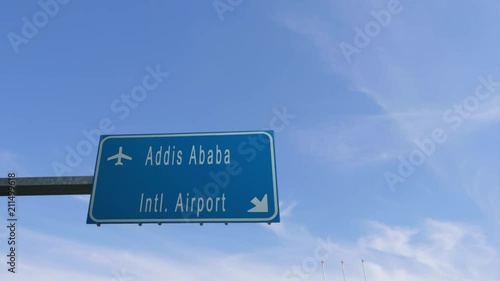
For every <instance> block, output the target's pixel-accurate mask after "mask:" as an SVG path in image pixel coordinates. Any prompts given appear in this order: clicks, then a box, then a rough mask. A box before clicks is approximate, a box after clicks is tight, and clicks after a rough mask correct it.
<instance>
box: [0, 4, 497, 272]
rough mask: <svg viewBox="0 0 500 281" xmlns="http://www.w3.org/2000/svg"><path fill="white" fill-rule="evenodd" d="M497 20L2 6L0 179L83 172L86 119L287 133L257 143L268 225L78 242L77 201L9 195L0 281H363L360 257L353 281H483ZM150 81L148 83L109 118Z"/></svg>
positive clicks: (122, 230)
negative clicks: (262, 150)
mask: <svg viewBox="0 0 500 281" xmlns="http://www.w3.org/2000/svg"><path fill="white" fill-rule="evenodd" d="M40 3H42V4H40ZM44 3H45V4H44ZM47 3H48V4H47ZM54 3H55V4H54ZM45 6H46V7H48V8H46V10H47V11H48V12H47V11H45V10H44V8H43V7H45ZM499 8H500V6H499V3H498V1H495V0H480V1H475V2H474V3H470V2H467V1H462V2H460V1H459V2H457V1H450V0H444V1H439V2H436V3H435V2H432V3H431V2H423V1H410V0H401V1H400V2H398V1H395V0H389V1H387V0H373V1H363V2H360V1H350V2H346V1H343V2H339V1H326V0H318V1H272V2H269V1H246V0H241V1H236V0H234V1H229V0H227V1H226V0H220V1H214V2H212V1H203V2H202V1H199V2H195V1H182V2H181V1H143V2H139V1H136V2H131V1H107V2H97V1H90V2H89V1H85V2H83V1H61V2H55V1H48V0H47V1H43V0H42V1H40V2H37V1H23V2H19V3H18V2H12V1H9V2H4V3H2V4H1V9H0V18H1V19H2V20H1V22H0V34H1V36H2V38H3V39H2V41H1V44H0V54H1V56H0V58H1V64H0V72H1V75H0V84H1V85H2V86H3V90H2V96H3V110H2V111H1V112H0V126H1V127H2V129H3V130H2V133H1V136H2V141H1V143H0V177H6V176H7V173H8V172H11V171H14V172H16V173H17V175H18V177H31V176H57V175H64V176H70V175H72V176H76V175H92V174H93V168H94V166H95V159H96V154H97V150H96V147H95V146H92V147H91V150H89V151H88V153H87V152H86V153H85V155H81V161H76V162H74V163H68V161H67V159H66V157H67V154H68V149H70V150H78V145H79V144H80V143H82V142H83V141H85V140H87V137H86V136H85V134H84V132H90V131H92V130H96V129H99V128H100V123H101V122H108V123H109V124H108V125H107V126H104V127H109V128H108V129H109V132H110V133H112V134H121V133H126V134H135V133H141V134H143V133H181V132H212V131H213V132H218V131H242V130H257V129H264V128H270V126H273V125H272V124H270V122H271V120H273V118H275V116H276V115H277V114H280V112H281V114H282V113H283V111H286V112H288V114H289V115H290V118H289V120H287V122H286V123H284V124H282V125H283V126H280V127H279V130H278V129H276V131H275V137H276V157H277V171H278V184H279V186H278V188H279V196H280V203H281V221H282V222H281V223H279V224H274V225H271V226H267V225H264V224H262V225H261V224H234V225H232V224H230V225H228V226H225V225H223V224H211V225H204V226H203V227H200V226H199V225H196V224H188V225H184V224H181V225H178V224H168V225H162V226H157V225H144V226H141V227H139V226H137V225H105V226H102V227H100V228H97V227H95V226H94V225H86V224H85V222H86V216H87V210H88V200H89V196H88V195H85V196H84V195H82V196H49V197H18V199H17V200H18V216H19V219H20V220H19V222H18V224H19V229H18V242H19V247H18V256H19V258H18V266H17V269H18V273H16V274H14V275H13V274H11V273H9V272H7V267H6V265H5V263H3V265H2V266H1V270H0V277H1V278H2V280H4V279H5V278H8V279H5V280H34V279H35V278H36V280H63V279H65V280H90V279H92V280H118V281H125V280H127V281H128V280H165V279H167V280H183V281H184V280H264V279H265V280H321V278H322V275H321V274H322V272H321V266H320V259H318V258H317V255H316V253H317V249H323V250H324V251H323V253H326V254H325V256H324V257H323V259H324V260H325V273H326V279H327V280H339V278H341V266H340V261H341V260H344V261H345V271H346V277H347V278H348V279H349V280H356V281H357V280H363V275H362V268H361V263H360V259H361V258H363V259H365V260H366V261H365V266H366V274H367V279H368V280H370V281H386V280H405V281H420V280H422V281H423V280H426V281H429V280H431V281H434V280H435V281H438V280H439V281H445V280H450V281H451V280H453V281H475V280H498V277H499V274H500V272H499V271H498V264H499V262H500V260H499V249H500V248H499V245H500V244H499V243H500V240H499V239H500V228H499V225H500V209H499V206H500V178H499V173H498V171H499V169H500V129H499V125H500V124H499V122H500V94H499V93H500V84H499V83H500V69H499V62H500V44H499V38H500V30H499V16H500V14H499ZM44 15H45V16H44ZM44 20H45V22H44ZM26 22H28V23H26ZM34 22H37V23H38V27H37V26H36V25H35V24H34ZM29 25H33V26H32V28H31V29H30V27H29ZM33 28H35V29H33ZM347 45H348V46H350V47H349V48H350V49H349V50H350V53H349V52H347V53H346V49H345V48H342V47H341V46H347ZM151 71H156V72H161V75H160V76H158V77H157V79H156V80H155V82H156V83H155V86H154V87H152V89H151V90H148V92H147V94H146V95H144V96H142V97H141V98H140V100H136V101H133V100H132V101H129V102H128V103H127V102H126V101H124V98H123V96H130V94H131V92H132V90H133V89H134V87H136V86H138V85H142V84H143V78H144V77H145V76H146V75H148V74H150V72H151ZM167 73H168V74H167ZM118 107H120V108H121V109H119V108H118ZM103 120H104V121H103ZM419 144H420V145H419ZM426 145H427V146H426ZM422 147H423V148H422ZM58 165H59V166H58ZM55 166H58V167H62V166H65V167H66V169H65V170H64V169H63V170H62V171H61V170H57V169H54V167H55ZM403 166H404V167H403ZM401 167H403V168H401ZM1 201H2V202H3V203H2V205H3V206H5V209H6V205H7V203H6V199H5V198H3V199H2V200H1ZM3 213H4V214H3V216H2V217H4V218H5V219H6V218H7V215H6V210H4V211H3ZM7 235H8V233H7V231H6V228H5V227H2V228H0V249H1V253H2V255H3V253H6V251H7V243H6V241H5V238H6V237H7Z"/></svg>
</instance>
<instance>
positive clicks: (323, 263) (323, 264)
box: [321, 260, 326, 281]
mask: <svg viewBox="0 0 500 281" xmlns="http://www.w3.org/2000/svg"><path fill="white" fill-rule="evenodd" d="M321 268H322V269H323V281H326V279H325V261H324V260H322V261H321Z"/></svg>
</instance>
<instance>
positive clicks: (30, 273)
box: [0, 220, 499, 281]
mask: <svg viewBox="0 0 500 281" xmlns="http://www.w3.org/2000/svg"><path fill="white" fill-rule="evenodd" d="M366 226H367V228H366V232H367V234H366V235H363V236H360V237H359V238H358V242H357V243H354V244H353V243H339V242H338V241H334V239H332V241H333V244H332V247H333V248H332V249H334V251H333V252H332V255H331V256H330V257H329V258H328V259H327V260H325V270H326V273H327V278H328V279H332V280H333V279H335V278H337V279H338V278H340V276H341V275H340V274H341V272H340V263H339V261H340V260H341V259H343V260H345V271H346V275H347V278H348V279H349V280H353V281H362V280H363V279H362V278H363V277H362V270H361V263H360V258H364V259H365V260H366V262H365V265H366V274H367V277H368V280H370V281H391V280H394V281H396V280H405V281H411V280H414V281H443V280H450V281H452V280H461V281H462V280H463V281H477V280H484V281H493V280H498V279H497V276H498V275H497V272H496V267H495V265H497V264H498V261H499V259H498V253H497V252H496V251H495V249H494V247H493V246H492V245H490V244H488V243H487V241H486V238H485V237H484V235H483V233H482V231H481V229H480V228H478V227H476V226H472V225H467V224H463V223H454V222H442V221H436V220H426V221H424V222H423V223H422V224H421V225H420V226H414V227H406V226H390V225H386V224H382V223H380V222H369V223H367V225H366ZM23 233H24V239H32V240H33V241H32V242H36V243H33V245H36V246H34V248H33V249H30V250H29V251H26V252H25V253H24V254H23V258H22V260H20V261H19V264H18V270H19V273H17V274H16V275H14V276H13V277H14V278H12V275H10V276H9V277H10V278H9V280H40V281H45V280H77V281H79V280H107V281H110V280H119V281H124V280H130V281H133V280H165V279H168V280H179V281H189V280H218V281H223V280H282V279H281V278H282V276H283V274H284V273H285V272H287V271H289V270H290V269H291V268H293V267H294V266H298V267H301V266H302V265H303V263H304V261H305V260H306V259H307V258H309V257H312V256H314V253H315V248H317V246H318V244H317V239H309V236H307V237H306V238H307V239H304V240H302V242H305V241H307V242H305V243H304V244H297V243H296V241H290V242H292V243H283V244H282V245H276V246H275V247H273V248H272V250H269V249H254V250H252V251H250V252H240V253H234V252H230V251H227V250H226V251H221V249H213V250H207V249H204V250H203V249H193V248H192V247H190V246H189V243H187V241H185V242H181V244H182V247H180V249H181V251H180V252H179V253H176V254H173V253H171V252H169V253H165V252H164V249H163V248H162V246H160V245H162V244H161V243H158V242H159V241H156V239H155V240H152V241H149V243H150V245H151V246H153V247H151V248H150V250H146V249H144V250H142V251H134V252H132V251H130V250H127V249H116V248H113V247H108V246H102V245H101V246H99V245H96V244H94V243H92V242H90V241H87V242H84V241H77V240H74V239H67V238H61V237H58V236H52V235H47V234H43V233H39V232H34V231H30V230H26V229H23ZM310 237H313V236H310ZM323 240H325V241H327V240H328V239H326V238H324V239H323ZM154 245H156V246H154ZM294 248H298V249H301V250H299V251H293V249H294ZM182 249H185V251H183V250H182ZM40 253H44V254H43V255H42V256H40ZM35 257H43V258H35ZM320 268H321V267H320V266H319V261H318V265H317V266H315V267H314V270H312V271H309V272H307V275H308V278H306V279H304V280H317V278H321V277H320V276H321V269H320ZM6 274H7V273H6V271H2V272H0V277H2V278H3V277H5V276H7V275H6ZM117 276H122V279H123V280H120V279H117ZM286 280H300V279H298V278H296V277H295V278H292V276H289V279H286Z"/></svg>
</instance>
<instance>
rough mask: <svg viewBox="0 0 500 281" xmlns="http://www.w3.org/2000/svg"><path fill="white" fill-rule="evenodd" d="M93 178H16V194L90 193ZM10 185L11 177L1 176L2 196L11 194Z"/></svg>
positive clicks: (0, 188) (0, 191)
mask: <svg viewBox="0 0 500 281" xmlns="http://www.w3.org/2000/svg"><path fill="white" fill-rule="evenodd" d="M93 178H94V177H93V176H79V177H36V178H35V177H33V178H15V181H16V196H38V195H78V194H84V195H90V194H91V193H92V181H93ZM10 180H12V179H10ZM9 186H10V185H9V178H0V196H9Z"/></svg>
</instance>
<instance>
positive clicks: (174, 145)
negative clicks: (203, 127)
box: [87, 131, 280, 224]
mask: <svg viewBox="0 0 500 281" xmlns="http://www.w3.org/2000/svg"><path fill="white" fill-rule="evenodd" d="M279 220H280V217H279V205H278V189H277V179H276V163H275V153H274V133H273V131H253V132H225V133H189V134H158V135H108V136H101V139H100V143H99V150H98V154H97V161H96V168H95V174H94V182H93V188H92V195H91V198H90V206H89V213H88V218H87V223H89V224H101V223H103V224H104V223H182V222H196V223H208V222H225V223H226V222H227V223H230V222H279Z"/></svg>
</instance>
